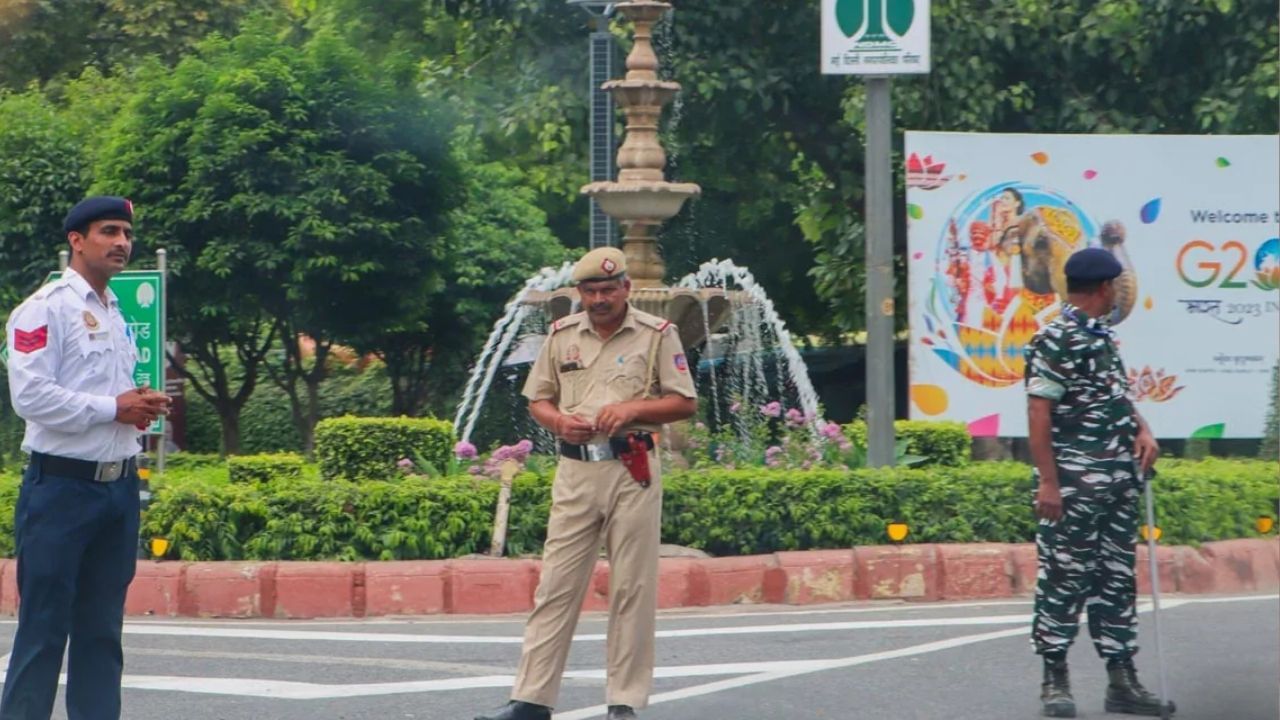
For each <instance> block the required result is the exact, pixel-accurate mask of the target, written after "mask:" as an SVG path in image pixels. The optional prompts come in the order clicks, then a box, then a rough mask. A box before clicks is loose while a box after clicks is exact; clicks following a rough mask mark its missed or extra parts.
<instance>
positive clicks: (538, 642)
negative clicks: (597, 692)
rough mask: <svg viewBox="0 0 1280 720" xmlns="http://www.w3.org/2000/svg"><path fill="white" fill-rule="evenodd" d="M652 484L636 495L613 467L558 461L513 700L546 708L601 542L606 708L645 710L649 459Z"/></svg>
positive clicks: (649, 631)
mask: <svg viewBox="0 0 1280 720" xmlns="http://www.w3.org/2000/svg"><path fill="white" fill-rule="evenodd" d="M649 464H650V467H651V468H652V470H653V482H651V483H650V485H649V487H647V488H645V487H641V486H640V484H639V483H637V482H636V481H635V480H632V479H631V475H630V474H628V473H627V470H626V468H624V467H623V466H622V463H621V462H620V461H618V460H602V461H598V462H579V461H577V460H570V459H568V458H564V457H562V458H560V465H559V467H558V468H557V469H556V478H555V481H554V483H553V484H552V487H551V517H550V520H549V522H548V523H547V542H546V545H545V546H544V547H543V554H542V578H541V580H540V581H539V583H538V591H537V593H536V594H535V596H534V607H533V613H532V614H531V615H530V616H529V623H528V625H527V626H526V627H525V633H524V650H523V652H522V653H521V656H520V668H519V670H518V671H517V672H516V684H515V688H514V689H513V690H512V693H511V699H512V700H522V701H524V702H530V703H536V704H538V705H546V706H548V707H554V706H555V704H556V698H557V697H558V696H559V694H560V681H561V678H562V676H563V674H564V666H565V661H566V659H567V658H568V656H569V644H570V642H572V640H573V632H574V629H575V628H576V627H577V625H578V615H579V612H580V611H581V609H582V602H583V600H584V599H585V598H586V594H587V589H588V587H589V586H590V583H591V575H592V572H593V570H594V569H595V564H596V560H597V558H598V557H599V552H600V542H601V540H602V539H603V540H604V546H605V551H606V553H607V554H608V557H609V634H608V640H607V646H606V652H607V656H608V657H607V667H606V671H607V674H608V688H607V691H606V694H605V698H606V702H607V704H609V705H630V706H631V707H633V708H637V709H639V708H643V707H645V706H646V705H648V702H649V691H650V689H651V688H652V686H653V645H654V621H655V615H656V612H657V605H658V543H659V537H660V531H661V524H662V481H661V472H660V469H659V468H658V458H657V453H652V452H651V453H650V454H649Z"/></svg>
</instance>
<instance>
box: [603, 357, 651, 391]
mask: <svg viewBox="0 0 1280 720" xmlns="http://www.w3.org/2000/svg"><path fill="white" fill-rule="evenodd" d="M646 365H647V363H646V362H645V357H644V356H643V355H640V354H638V353H636V354H632V355H629V356H624V358H623V361H622V362H621V363H619V364H618V365H617V366H616V367H615V368H613V369H611V370H610V372H609V374H608V376H607V377H608V381H607V385H608V393H609V402H610V403H618V402H626V401H628V400H635V399H636V398H639V397H641V396H642V395H644V383H645V370H646V369H647V368H646Z"/></svg>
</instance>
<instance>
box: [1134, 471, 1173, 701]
mask: <svg viewBox="0 0 1280 720" xmlns="http://www.w3.org/2000/svg"><path fill="white" fill-rule="evenodd" d="M1138 478H1139V479H1140V480H1141V481H1142V485H1143V487H1144V488H1145V490H1144V492H1145V494H1146V496H1147V558H1148V560H1149V561H1150V562H1151V617H1152V618H1153V622H1154V623H1155V633H1156V666H1157V667H1158V668H1159V671H1160V695H1159V700H1160V717H1161V718H1162V719H1163V720H1169V717H1170V713H1169V679H1168V677H1167V676H1166V675H1165V670H1164V651H1163V649H1162V648H1161V647H1160V570H1159V565H1158V564H1157V563H1156V503H1155V499H1154V498H1153V497H1152V493H1151V481H1150V480H1148V479H1147V473H1146V471H1145V470H1143V469H1142V468H1141V467H1139V468H1138Z"/></svg>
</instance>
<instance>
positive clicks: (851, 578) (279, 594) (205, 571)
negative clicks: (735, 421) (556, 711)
mask: <svg viewBox="0 0 1280 720" xmlns="http://www.w3.org/2000/svg"><path fill="white" fill-rule="evenodd" d="M1158 557H1159V563H1158V567H1159V569H1160V582H1161V590H1162V591H1165V592H1179V593H1186V594H1207V593H1238V592H1256V591H1269V590H1276V589H1280V539H1277V538H1269V539H1243V540H1224V541H1219V542H1210V543H1205V544H1204V545H1203V546H1202V547H1200V548H1198V549H1197V548H1191V547H1185V546H1178V547H1161V548H1159V549H1158ZM540 569H541V564H540V563H539V562H538V561H536V560H507V559H457V560H413V561H397V562H357V563H341V562H193V563H187V562H151V561H142V562H139V563H138V571H137V575H136V577H135V578H134V581H133V584H132V585H130V587H129V596H128V600H127V602H126V605H125V611H126V613H127V614H129V615H132V616H146V615H149V616H156V617H233V618H253V617H262V618H321V617H327V618H332V617H339V618H340V617H365V616H384V615H434V614H460V615H487V614H509V613H521V612H527V611H528V610H530V609H531V608H532V607H533V596H534V591H535V590H536V589H537V585H538V578H539V574H540ZM16 571H17V564H16V562H14V561H13V560H0V614H5V615H12V614H14V613H15V612H16V610H17V605H18V593H17V582H16ZM1035 572H1036V566H1035V547H1034V546H1032V545H1030V544H1015V545H1005V544H1000V543H973V544H938V545H933V544H923V545H900V546H899V545H889V546H871V547H858V548H852V549H845V550H813V551H808V552H778V553H773V554H770V555H752V556H745V557H726V558H705V559H701V558H664V559H662V560H661V561H660V564H659V580H658V605H659V607H660V608H664V609H668V608H681V607H703V606H708V605H729V604H756V603H768V604H789V605H810V604H820V603H833V602H847V601H849V600H879V599H897V600H910V601H922V602H925V601H934V600H983V599H991V598H1005V597H1019V596H1026V595H1028V594H1030V593H1031V592H1033V591H1034V589H1035ZM1137 572H1138V588H1139V592H1142V593H1146V592H1149V588H1150V577H1149V575H1150V573H1149V571H1148V565H1147V559H1146V547H1145V545H1141V544H1140V545H1139V546H1138V562H1137ZM608 595H609V565H608V563H606V562H604V561H600V562H598V563H597V564H596V567H595V569H594V571H593V573H592V578H591V583H590V587H589V589H588V592H587V596H586V598H585V600H584V602H583V608H584V609H586V610H604V609H607V608H608Z"/></svg>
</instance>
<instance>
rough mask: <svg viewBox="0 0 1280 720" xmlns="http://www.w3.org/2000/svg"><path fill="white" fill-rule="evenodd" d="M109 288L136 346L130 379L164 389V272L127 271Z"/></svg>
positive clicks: (160, 423) (154, 428) (159, 429)
mask: <svg viewBox="0 0 1280 720" xmlns="http://www.w3.org/2000/svg"><path fill="white" fill-rule="evenodd" d="M60 277H62V273H60V272H52V273H49V276H48V277H47V278H45V281H44V282H45V284H46V285H48V284H49V283H51V282H53V281H54V280H57V279H58V278H60ZM109 287H110V288H111V290H112V292H114V293H115V294H116V297H117V298H119V299H120V314H121V315H124V321H125V323H126V324H127V325H128V330H129V334H130V335H132V336H133V342H134V343H135V344H136V345H137V347H138V365H137V367H135V368H134V370H133V380H134V382H135V383H137V384H138V385H140V386H141V385H147V386H148V387H152V388H155V389H157V390H161V391H163V390H164V389H165V378H164V310H165V308H164V299H165V294H164V273H162V272H160V271H159V270H126V271H124V272H122V273H120V274H118V275H116V276H115V277H113V278H111V282H110V283H109ZM8 359H9V344H8V340H7V338H6V340H5V342H4V347H3V349H0V360H3V361H5V362H7V361H8ZM147 433H148V434H151V435H162V434H164V418H156V421H155V422H153V423H151V426H150V427H148V428H147Z"/></svg>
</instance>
